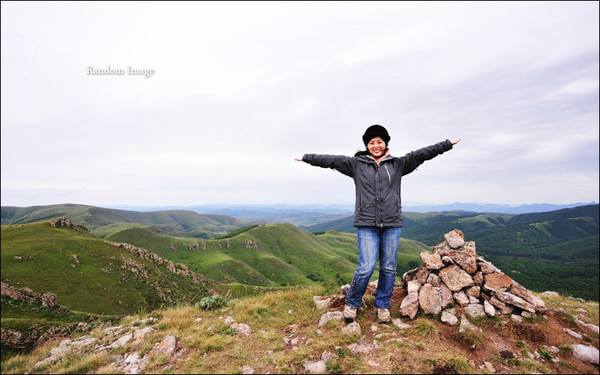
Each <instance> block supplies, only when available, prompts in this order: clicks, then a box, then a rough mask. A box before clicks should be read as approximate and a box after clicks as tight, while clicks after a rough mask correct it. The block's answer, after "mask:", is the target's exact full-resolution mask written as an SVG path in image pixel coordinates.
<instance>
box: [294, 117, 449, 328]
mask: <svg viewBox="0 0 600 375" xmlns="http://www.w3.org/2000/svg"><path fill="white" fill-rule="evenodd" d="M390 139H391V137H390V135H389V134H388V132H387V130H386V129H385V128H384V127H383V126H381V125H372V126H369V127H368V128H367V130H366V131H365V133H364V135H363V136H362V140H363V143H364V144H365V147H366V148H367V149H366V150H365V151H359V152H357V153H356V154H355V155H354V157H348V156H340V155H319V154H305V155H304V156H303V157H302V158H301V159H296V160H298V161H304V162H307V163H309V164H311V165H314V166H318V167H323V168H332V169H335V170H337V171H339V172H341V173H343V174H345V175H346V176H349V177H352V178H353V179H354V184H355V186H356V201H355V211H354V226H355V227H356V228H357V237H358V267H357V268H356V271H355V273H354V277H353V279H352V282H351V284H350V289H349V291H348V294H347V295H346V307H345V309H344V318H346V320H347V321H352V320H354V319H356V313H357V310H358V308H359V307H360V305H361V302H362V298H363V295H364V293H365V291H366V288H367V284H368V283H369V280H370V278H371V275H372V274H373V272H374V271H375V266H376V263H377V260H378V259H379V280H378V283H377V291H376V293H375V303H374V304H375V307H376V308H377V319H378V321H379V322H380V323H388V322H389V321H390V312H389V308H390V301H391V298H392V291H393V289H394V281H395V279H396V258H397V253H398V241H399V240H400V232H401V228H402V226H403V222H402V203H401V199H400V182H401V179H402V176H404V175H407V174H409V173H411V172H412V171H414V170H415V169H416V168H417V167H418V166H419V165H421V164H422V163H423V162H425V161H426V160H429V159H432V158H434V157H436V156H437V155H439V154H442V153H444V152H446V151H448V150H450V149H452V147H453V146H454V145H455V144H457V143H458V142H460V139H459V140H458V141H456V142H450V141H449V140H445V141H443V142H440V143H437V144H434V145H432V146H428V147H424V148H421V149H419V150H416V151H413V152H410V153H408V154H406V155H405V156H403V157H400V158H398V157H394V156H391V154H390V150H389V148H388V144H389V142H390Z"/></svg>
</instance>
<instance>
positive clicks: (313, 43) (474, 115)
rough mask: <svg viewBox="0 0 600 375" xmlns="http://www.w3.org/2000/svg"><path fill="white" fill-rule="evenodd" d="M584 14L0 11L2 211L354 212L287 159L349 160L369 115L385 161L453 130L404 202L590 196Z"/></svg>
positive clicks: (329, 183) (305, 7)
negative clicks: (73, 206) (379, 130)
mask: <svg viewBox="0 0 600 375" xmlns="http://www.w3.org/2000/svg"><path fill="white" fill-rule="evenodd" d="M598 12H599V9H598V2H595V1H593V2H571V1H567V2H528V3H518V2H498V3H493V2H481V3H475V2H457V3H453V2H440V3H437V2H415V3H411V2H259V3H254V2H232V3H228V2H215V3H210V2H181V3H166V2H165V3H162V2H149V3H144V2H132V3H121V2H108V3H96V2H94V3H85V2H73V3H71V2H65V3H62V2H32V3H26V2H2V12H1V14H2V23H1V25H2V26H1V27H2V34H1V35H2V41H1V46H2V47H1V48H2V61H1V67H2V77H1V85H2V92H1V100H2V111H1V132H2V149H1V154H2V155H1V156H2V159H1V165H2V194H1V196H2V205H14V206H31V205H46V204H55V203H80V204H89V205H99V206H109V205H137V206H160V205H164V206H168V205H195V204H206V203H248V204H250V203H251V204H267V203H269V204H270V203H291V204H309V203H319V204H352V203H353V202H354V184H353V182H352V180H351V179H350V178H348V177H346V176H344V175H342V174H340V173H338V172H335V171H333V170H329V169H321V168H316V167H311V166H309V165H308V164H306V163H302V162H296V161H294V158H296V157H301V156H302V155H303V154H304V153H323V154H344V155H352V154H354V153H355V152H356V151H358V150H360V149H363V148H364V146H363V144H362V140H361V136H362V134H363V133H364V131H365V129H366V128H367V127H368V126H369V125H372V124H382V125H384V126H385V127H386V128H387V129H388V131H389V133H390V135H391V138H392V139H391V142H390V149H391V151H392V154H393V155H396V156H402V155H404V154H405V153H407V152H410V151H412V150H415V149H417V148H420V147H424V146H428V145H430V144H433V143H437V142H440V141H443V140H445V139H450V140H453V141H454V140H456V139H458V138H462V141H461V142H460V143H459V144H458V145H457V146H455V148H454V149H453V150H451V151H449V152H447V153H445V154H443V155H441V156H438V157H437V158H435V159H433V160H431V161H428V162H426V163H425V164H423V165H422V166H421V167H420V168H419V169H418V170H417V171H416V172H414V173H412V174H410V175H407V176H405V177H404V178H403V185H402V198H403V200H404V202H405V204H411V203H412V204H416V203H420V204H445V203H452V202H472V203H503V204H510V205H518V204H531V203H555V204H567V203H575V202H591V201H596V202H597V201H599V198H598V194H599V193H598V190H599V187H598V180H599V173H598V170H599V167H598V156H599V155H598V146H599V138H598V127H599V117H598V102H599V93H598V91H599V90H598V82H599V73H598V72H599V50H598V45H599V38H598V34H599V22H598ZM109 67H110V69H111V71H112V72H113V73H114V74H113V73H111V74H106V75H98V74H90V73H93V72H97V71H100V70H108V69H109ZM130 67H131V68H132V69H135V70H137V71H138V72H141V71H143V70H149V71H150V72H152V73H151V75H150V76H149V77H148V78H145V76H144V75H133V74H129V69H130ZM119 70H121V71H122V72H124V73H125V74H116V73H117V72H119Z"/></svg>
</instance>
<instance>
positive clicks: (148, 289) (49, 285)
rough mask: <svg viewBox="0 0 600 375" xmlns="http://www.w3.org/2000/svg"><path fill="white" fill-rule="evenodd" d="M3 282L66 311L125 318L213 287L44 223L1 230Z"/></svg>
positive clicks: (87, 236) (200, 294)
mask: <svg viewBox="0 0 600 375" xmlns="http://www.w3.org/2000/svg"><path fill="white" fill-rule="evenodd" d="M1 257H2V281H3V282H5V283H7V284H9V285H11V286H13V287H16V288H22V287H29V288H31V289H32V290H34V291H36V292H38V293H45V292H50V293H54V294H56V295H57V299H58V303H59V304H60V305H61V306H65V307H67V308H68V309H70V310H74V311H80V312H86V313H95V314H124V313H132V312H136V311H138V310H139V309H146V308H157V307H160V306H161V305H163V304H172V303H176V302H179V301H181V302H190V303H191V302H194V301H196V300H197V299H199V298H202V297H203V296H206V295H208V290H209V289H211V288H214V289H223V287H221V286H219V285H218V284H217V283H214V282H211V281H209V280H205V279H203V278H200V280H199V281H198V282H194V281H193V279H192V277H189V276H183V275H180V274H176V273H173V272H171V271H169V270H168V269H167V264H161V265H158V264H156V263H155V262H152V261H148V260H145V259H142V258H140V257H138V256H135V255H133V254H131V253H130V252H129V251H127V250H126V249H124V248H122V247H116V246H113V245H111V244H109V243H107V242H105V241H103V240H101V239H99V238H97V237H95V236H94V235H93V234H91V233H88V232H85V231H81V232H80V231H77V230H74V229H71V228H67V227H59V228H53V227H51V226H50V224H49V223H48V222H38V223H29V224H20V225H11V226H2V253H1Z"/></svg>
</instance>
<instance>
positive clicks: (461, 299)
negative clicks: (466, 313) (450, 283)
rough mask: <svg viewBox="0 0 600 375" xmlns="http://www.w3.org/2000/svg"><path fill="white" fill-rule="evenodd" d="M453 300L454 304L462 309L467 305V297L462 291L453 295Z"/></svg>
mask: <svg viewBox="0 0 600 375" xmlns="http://www.w3.org/2000/svg"><path fill="white" fill-rule="evenodd" d="M454 300H455V301H456V303H458V304H459V305H460V306H463V307H464V306H467V305H468V304H469V297H467V295H466V294H465V292H463V291H462V290H461V291H460V292H457V293H454Z"/></svg>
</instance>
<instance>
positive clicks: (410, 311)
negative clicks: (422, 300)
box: [400, 292, 419, 319]
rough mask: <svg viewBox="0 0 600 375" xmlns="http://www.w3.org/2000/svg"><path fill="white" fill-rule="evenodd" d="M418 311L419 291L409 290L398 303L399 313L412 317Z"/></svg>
mask: <svg viewBox="0 0 600 375" xmlns="http://www.w3.org/2000/svg"><path fill="white" fill-rule="evenodd" d="M418 311H419V293H418V292H411V293H408V295H407V296H406V297H404V299H403V300H402V303H401V304H400V314H402V315H404V316H408V317H409V318H410V319H414V318H415V315H417V312H418Z"/></svg>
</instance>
